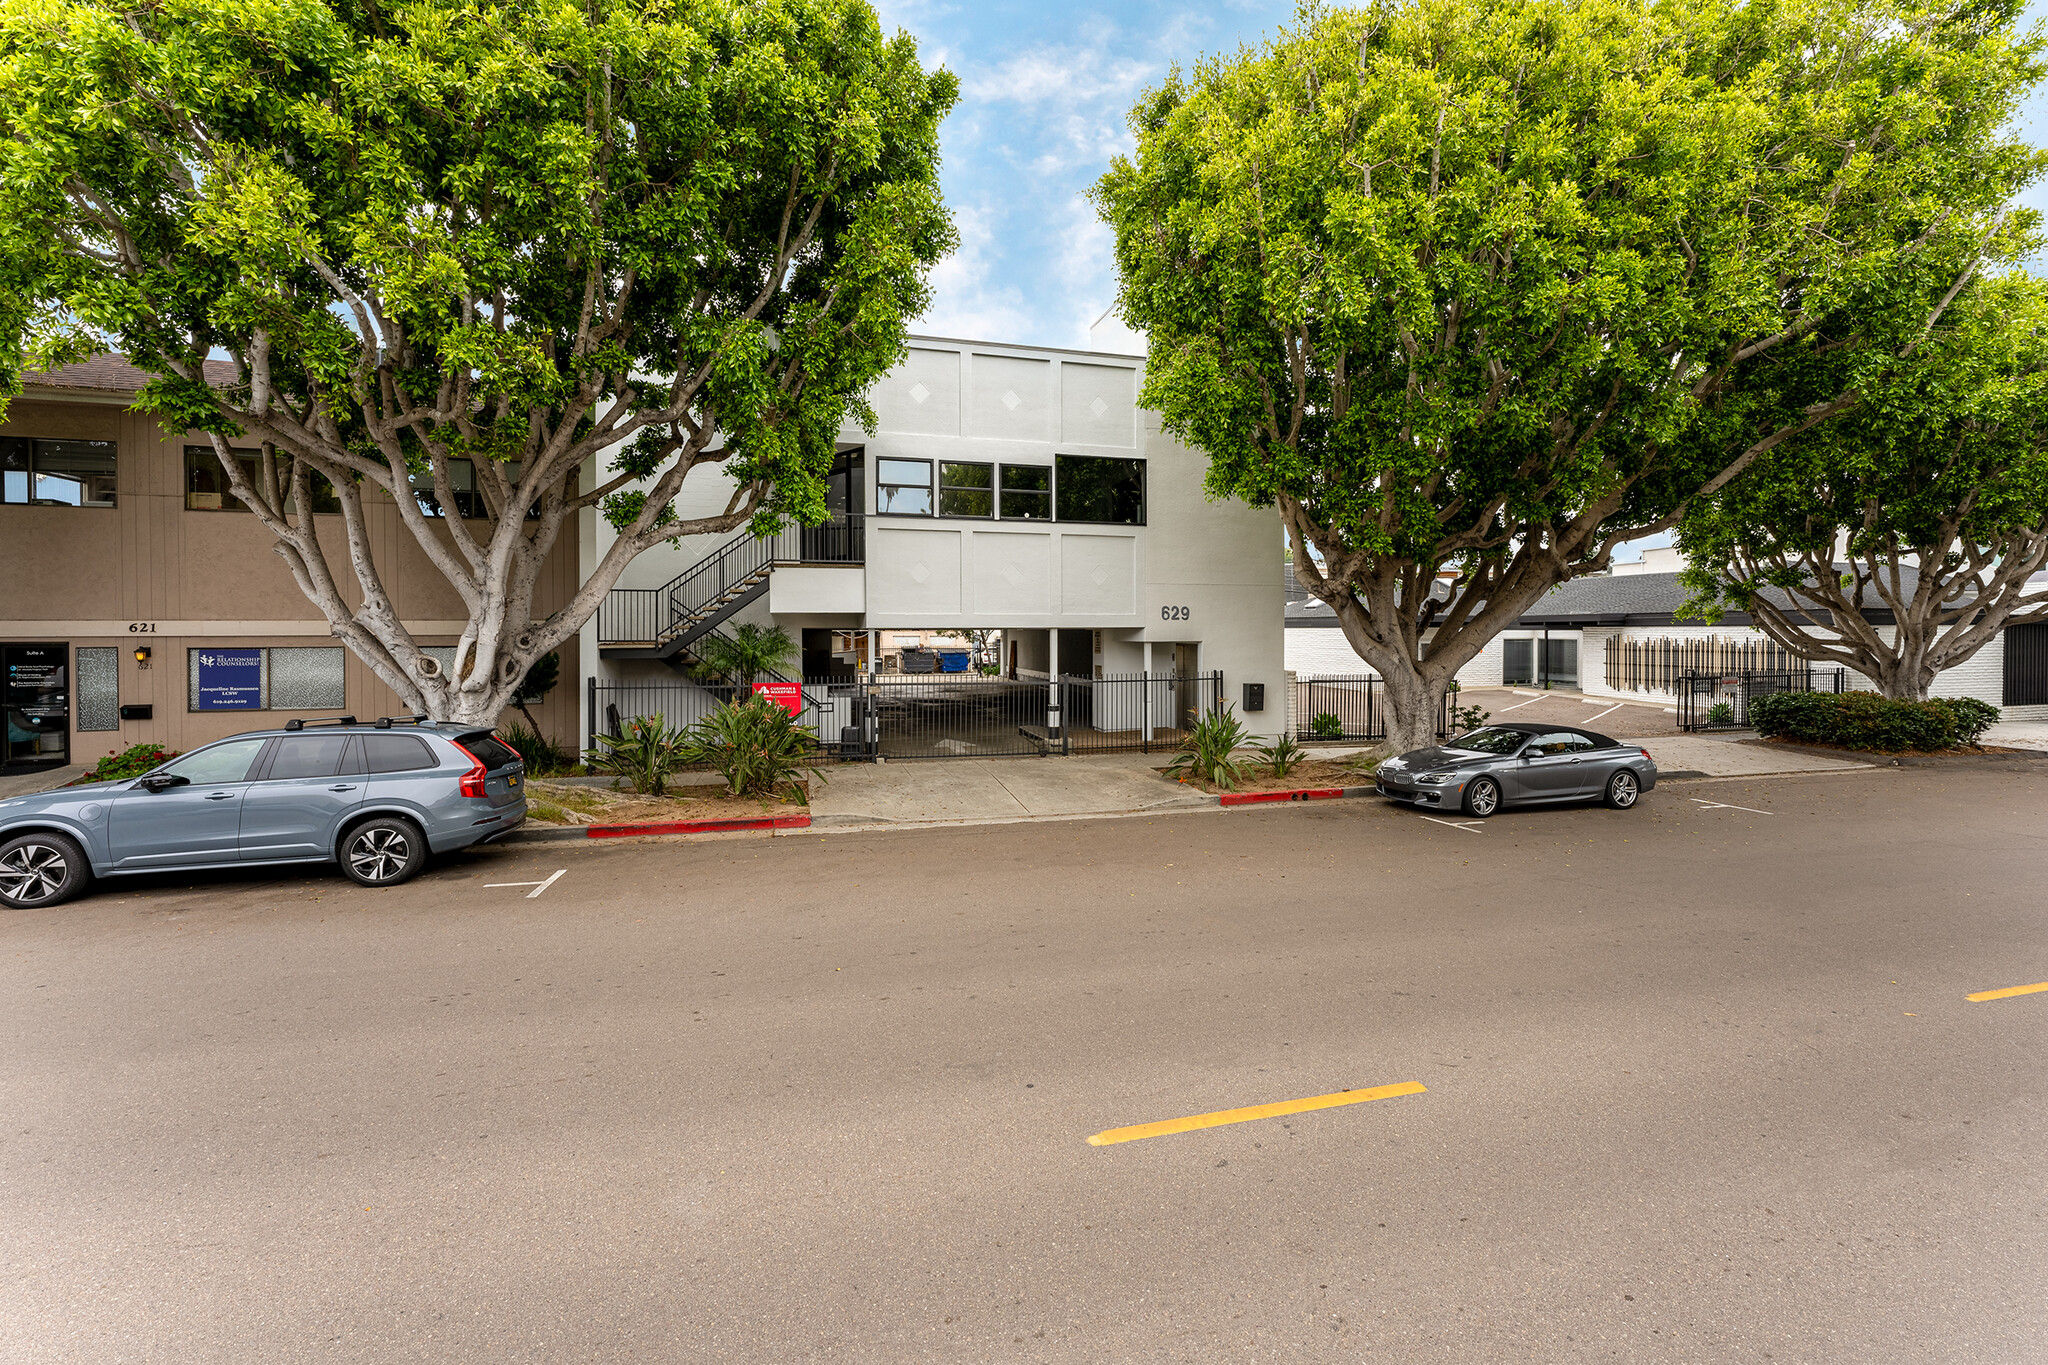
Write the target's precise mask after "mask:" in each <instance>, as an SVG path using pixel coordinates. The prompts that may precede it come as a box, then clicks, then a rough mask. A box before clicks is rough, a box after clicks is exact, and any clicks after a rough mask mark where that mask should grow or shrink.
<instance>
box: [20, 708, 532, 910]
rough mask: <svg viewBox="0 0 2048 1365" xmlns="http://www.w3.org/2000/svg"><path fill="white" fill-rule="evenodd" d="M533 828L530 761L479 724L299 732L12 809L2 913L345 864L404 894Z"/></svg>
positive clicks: (225, 744)
mask: <svg viewBox="0 0 2048 1365" xmlns="http://www.w3.org/2000/svg"><path fill="white" fill-rule="evenodd" d="M525 820H526V765H525V764H524V763H523V762H522V761H521V760H520V757H519V753H518V751H517V750H515V749H513V748H512V747H511V746H510V745H508V744H506V743H504V742H503V741H502V740H500V739H498V738H496V737H495V736H493V735H492V734H491V732H490V731H489V730H481V729H478V728H477V727H476V726H474V725H443V724H423V723H419V722H417V721H413V720H401V721H392V720H390V719H388V718H387V719H383V720H378V721H374V722H365V723H362V724H358V723H357V722H356V720H355V718H354V717H353V716H339V717H335V718H333V719H331V720H307V721H296V720H295V721H291V722H289V723H287V724H286V726H285V728H284V729H282V730H257V731H252V732H250V733H249V734H245V735H236V736H234V737H233V738H231V739H223V740H219V741H217V742H215V743H212V744H208V745H206V746H204V747H203V748H198V749H194V750H193V751H192V752H190V753H188V754H181V755H180V756H178V757H177V758H174V759H172V760H170V761H169V762H168V763H165V764H163V765H162V766H160V767H158V768H155V769H153V770H152V771H150V772H148V773H145V774H143V775H142V776H141V777H133V778H125V779H123V780H121V781H118V782H89V783H86V784H84V785H82V786H72V787H59V788H58V789H56V790H55V791H47V792H37V793H35V794H34V795H32V796H17V797H13V798H11V799H9V800H5V801H0V905H7V906H12V907H15V908H18V909H26V908H29V907H40V906H45V905H56V904H58V903H59V902H61V901H66V900H69V899H71V898H72V897H73V896H76V895H78V894H79V893H80V892H81V891H83V890H84V889H85V888H86V886H87V885H88V884H89V883H90V882H91V881H92V879H93V878H95V877H112V876H120V875H123V874H127V873H136V872H163V871H166V870H170V869H176V868H218V867H250V866H255V865H260V864H267V863H314V862H338V863H340V864H341V870H342V871H343V872H345V873H346V874H348V876H350V877H351V878H353V879H354V880H356V881H357V882H360V883H361V884H362V885H364V886H395V885H396V884H398V883H399V882H402V881H405V880H406V879H407V878H409V877H411V876H413V875H414V874H415V873H417V872H418V871H419V870H420V868H421V867H422V866H424V865H425V863H426V860H427V855H428V854H429V853H430V852H431V853H445V852H448V851H449V850H451V849H457V848H465V847H467V846H469V845H471V844H478V843H483V842H486V841H487V840H491V839H496V838H499V837H501V836H503V835H505V834H509V833H510V832H511V831H513V830H515V829H517V828H518V827H519V826H520V825H521V824H523V823H524V822H525Z"/></svg>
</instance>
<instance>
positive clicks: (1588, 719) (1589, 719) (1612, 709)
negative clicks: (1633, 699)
mask: <svg viewBox="0 0 2048 1365" xmlns="http://www.w3.org/2000/svg"><path fill="white" fill-rule="evenodd" d="M1599 704H1600V703H1599V702H1597V701H1596V702H1593V703H1592V705H1594V706H1598V705H1599ZM1626 705H1628V703H1627V702H1625V701H1618V702H1616V703H1614V705H1612V706H1610V707H1608V708H1607V710H1605V711H1600V712H1597V713H1595V714H1594V715H1590V716H1588V717H1586V723H1587V724H1588V725H1591V724H1592V723H1593V722H1594V721H1596V720H1598V719H1600V717H1601V716H1604V715H1608V714H1610V713H1612V712H1615V711H1619V710H1620V709H1621V708H1622V707H1624V706H1626Z"/></svg>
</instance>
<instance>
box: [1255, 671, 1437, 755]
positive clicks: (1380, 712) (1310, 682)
mask: <svg viewBox="0 0 2048 1365" xmlns="http://www.w3.org/2000/svg"><path fill="white" fill-rule="evenodd" d="M1450 705H1451V703H1450V697H1449V696H1448V695H1446V696H1445V697H1444V698H1443V699H1442V701H1440V702H1439V703H1438V705H1437V713H1436V734H1437V738H1438V739H1442V738H1443V737H1444V736H1445V735H1447V734H1449V733H1450V719H1451V715H1450ZM1294 737H1295V738H1296V739H1349V740H1382V739H1385V738H1386V737H1387V689H1386V683H1385V682H1384V681H1382V680H1381V678H1380V677H1379V675H1378V674H1374V673H1361V674H1357V675H1347V676H1328V675H1321V676H1311V677H1297V678H1295V680H1294Z"/></svg>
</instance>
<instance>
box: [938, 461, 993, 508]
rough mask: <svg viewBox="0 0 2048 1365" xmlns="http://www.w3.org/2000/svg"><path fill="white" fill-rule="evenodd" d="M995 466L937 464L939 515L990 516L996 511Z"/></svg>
mask: <svg viewBox="0 0 2048 1365" xmlns="http://www.w3.org/2000/svg"><path fill="white" fill-rule="evenodd" d="M995 474H996V470H995V466H994V465H987V464H952V463H942V464H940V465H939V515H940V516H942V517H992V516H994V515H995V514H996V493H995V487H996V480H995Z"/></svg>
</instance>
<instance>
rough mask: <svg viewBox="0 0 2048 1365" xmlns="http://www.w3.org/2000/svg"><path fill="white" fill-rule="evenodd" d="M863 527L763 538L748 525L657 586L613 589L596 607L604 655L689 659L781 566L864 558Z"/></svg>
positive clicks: (791, 531)
mask: <svg viewBox="0 0 2048 1365" xmlns="http://www.w3.org/2000/svg"><path fill="white" fill-rule="evenodd" d="M863 529H864V528H863V526H862V519H861V518H860V517H846V518H843V519H841V520H839V521H834V522H828V523H826V524H825V525H823V526H794V527H789V528H787V529H785V530H782V531H778V532H777V533H776V534H774V535H772V536H769V537H767V538H765V539H763V538H761V537H758V536H755V535H753V534H752V533H751V532H747V531H742V532H740V533H739V534H738V535H736V536H734V537H732V538H731V539H730V540H728V541H726V542H725V543H724V544H723V545H720V546H719V547H718V548H717V549H715V550H713V551H712V552H711V553H710V554H708V555H706V556H704V558H702V559H700V560H698V561H697V562H696V563H695V564H692V565H691V566H690V567H689V568H687V569H685V570H683V571H682V572H681V573H679V574H677V575H676V576H675V577H674V578H672V579H670V580H669V581H668V582H666V583H664V584H662V585H661V586H660V587H658V588H613V589H612V590H611V591H610V592H609V593H607V594H605V600H604V603H603V605H602V606H600V607H599V608H598V613H597V643H598V654H599V656H600V657H602V658H606V659H657V660H661V661H663V662H666V663H670V664H674V665H677V666H681V665H684V664H686V663H687V662H688V661H689V659H690V657H691V656H690V646H691V644H692V643H694V642H695V641H697V640H699V639H701V638H703V637H704V636H706V635H708V634H710V633H712V632H713V631H716V630H717V629H718V628H719V627H720V626H722V625H723V624H724V623H725V622H726V621H728V620H730V619H731V618H732V617H733V616H734V615H736V614H737V613H738V612H739V611H740V610H741V609H742V608H744V607H746V606H747V605H748V604H749V603H751V602H754V601H755V600H757V599H758V598H759V597H760V596H761V595H762V594H763V593H765V592H767V591H768V580H769V578H770V576H771V575H772V574H773V573H774V571H775V566H776V565H778V564H859V563H861V562H862V561H863V560H864V558H865V550H866V537H865V535H864V534H863Z"/></svg>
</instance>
